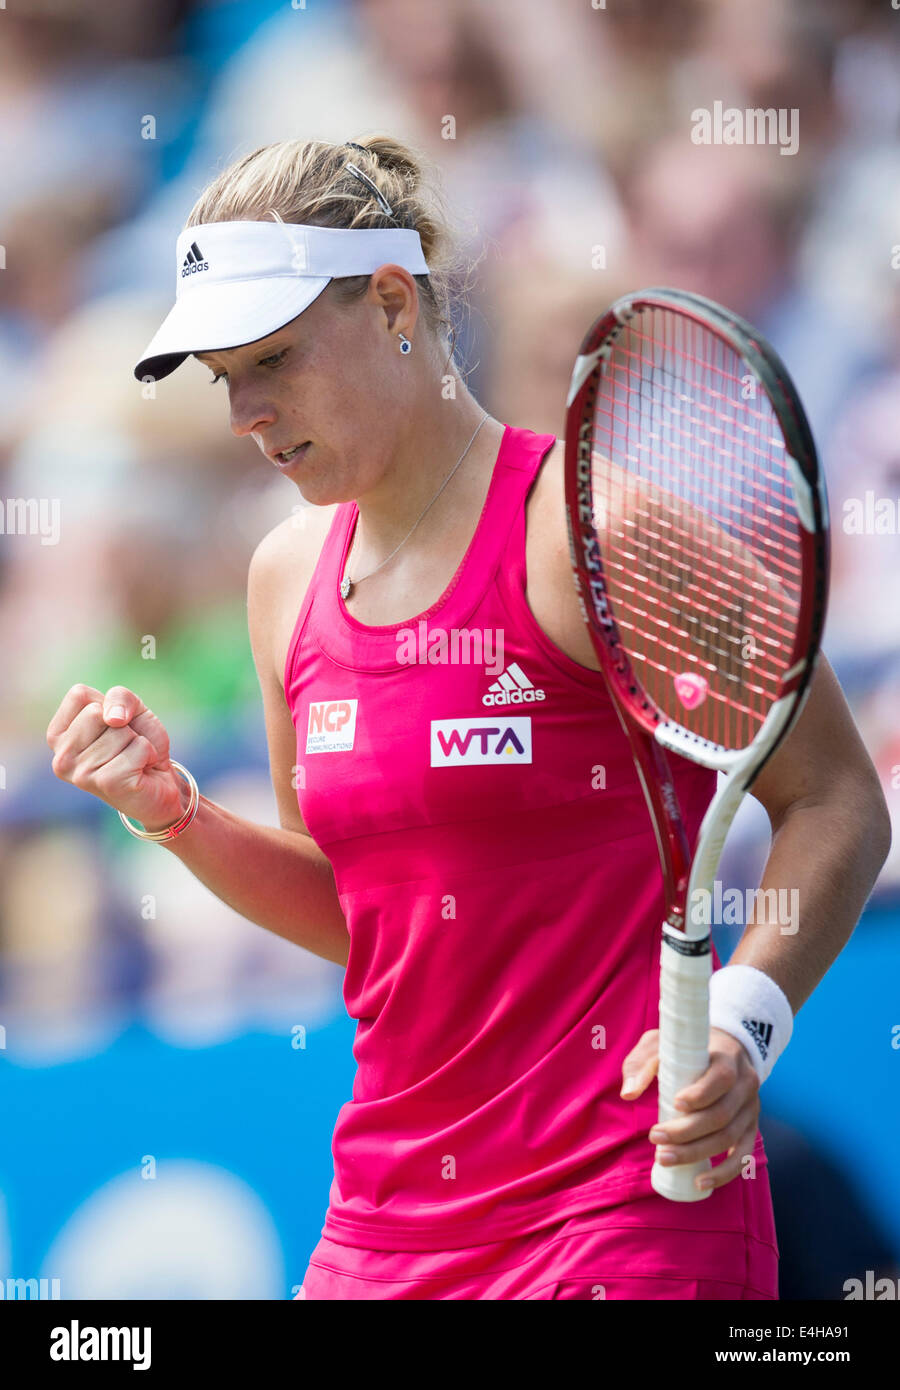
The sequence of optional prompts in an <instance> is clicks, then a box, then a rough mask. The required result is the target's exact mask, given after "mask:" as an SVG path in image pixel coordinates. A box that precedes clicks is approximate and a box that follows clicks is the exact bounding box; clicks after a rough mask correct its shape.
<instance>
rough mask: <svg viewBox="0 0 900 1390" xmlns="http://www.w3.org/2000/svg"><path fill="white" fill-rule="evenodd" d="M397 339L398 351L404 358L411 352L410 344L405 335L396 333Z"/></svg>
mask: <svg viewBox="0 0 900 1390" xmlns="http://www.w3.org/2000/svg"><path fill="white" fill-rule="evenodd" d="M397 337H398V338H399V339H400V351H401V352H402V353H403V354H404V356H405V355H406V354H407V353H410V352H412V343H411V342H410V341H409V339H408V338H407V336H406V334H405V333H398V334H397Z"/></svg>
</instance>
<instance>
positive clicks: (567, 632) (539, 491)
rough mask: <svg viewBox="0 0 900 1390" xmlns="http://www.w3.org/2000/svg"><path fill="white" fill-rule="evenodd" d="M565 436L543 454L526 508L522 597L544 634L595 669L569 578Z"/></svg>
mask: <svg viewBox="0 0 900 1390" xmlns="http://www.w3.org/2000/svg"><path fill="white" fill-rule="evenodd" d="M565 458H566V445H565V440H563V439H558V440H557V441H556V443H555V444H554V445H553V447H552V449H551V450H550V452H549V453H548V454H547V456H546V458H545V459H544V461H543V463H542V464H541V467H540V469H539V470H538V475H537V477H536V478H535V480H534V483H533V485H532V487H531V490H530V492H529V494H528V501H527V504H526V510H525V532H526V536H525V567H526V571H527V576H528V578H527V584H526V595H525V596H526V599H527V601H528V606H529V608H530V609H531V611H532V613H533V614H534V616H535V618H536V619H537V621H538V623H539V624H540V626H541V627H542V628H543V630H544V632H545V633H546V635H547V636H548V637H549V638H550V640H551V641H552V642H554V643H555V644H556V646H557V647H559V648H560V649H561V650H562V651H563V652H565V654H566V656H568V657H570V658H571V659H572V661H577V662H578V664H579V665H580V666H586V667H588V669H589V670H592V671H597V670H599V662H598V660H597V654H596V652H595V651H594V648H593V644H592V643H591V639H590V636H589V635H588V631H587V628H586V627H585V624H584V619H583V618H582V616H581V608H580V606H579V603H578V597H577V595H576V593H575V582H574V580H573V578H572V560H571V556H570V554H569V535H568V530H567V527H566V498H565Z"/></svg>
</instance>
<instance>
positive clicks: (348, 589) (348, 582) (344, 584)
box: [341, 411, 488, 599]
mask: <svg viewBox="0 0 900 1390" xmlns="http://www.w3.org/2000/svg"><path fill="white" fill-rule="evenodd" d="M487 418H488V413H487V411H485V412H484V414H483V415H482V417H481V420H480V422H479V425H478V429H476V431H475V434H473V435H472V438H471V439H470V440H469V442H468V444H467V445H466V447H465V448H464V449H463V451H462V453H461V454H460V456H459V458H458V459H457V460H456V463H455V464H454V465H453V467H452V468H451V469H450V472H449V473H448V474H447V476H446V478H445V479H444V481H443V482H442V483H441V485H440V487H439V488H438V490H437V492H436V493H435V494H434V496H433V497H432V499H431V501H430V502H429V503H428V506H427V507H426V508H425V511H423V512H422V513H421V514H420V515H419V516H418V517H417V518H416V520H415V521H414V522H413V524H412V526H411V527H410V528H409V530H408V531H407V533H406V535H405V536H404V537H403V540H402V541H401V542H400V545H395V546H394V549H393V550H392V551H391V553H390V555H388V557H387V559H385V560H382V562H381V564H380V565H376V566H375V568H374V569H373V570H369V573H368V574H364V575H363V576H362V578H361V579H351V578H350V576H349V574H347V566H349V564H350V556H349V555H348V556H347V565H346V566H345V567H344V577H343V579H342V580H341V598H343V599H346V598H349V597H350V595H351V594H352V592H353V590H354V589H355V588H356V586H357V584H361V583H362V582H363V579H371V578H372V575H373V574H377V573H378V571H379V570H380V569H384V566H385V565H386V564H387V562H388V560H393V558H394V556H395V555H396V554H397V551H398V550H399V549H400V548H401V546H404V545H406V542H407V541H408V540H409V538H410V536H411V535H412V533H413V531H415V529H416V527H417V526H418V524H419V522H420V521H421V520H422V517H424V516H425V512H428V511H430V509H431V508H432V507H433V506H434V504H435V502H436V501H437V500H438V498H439V497H440V495H441V493H442V492H443V491H444V488H445V487H446V486H447V484H448V483H449V481H450V479H451V478H452V477H453V474H454V473H455V472H456V470H457V468H458V467H459V465H460V464H461V463H462V461H463V459H464V458H465V456H466V454H467V453H468V452H469V450H470V449H471V447H472V445H473V444H474V443H475V435H477V434H478V430H480V429H481V426H482V425H483V424H484V422H485V420H486V419H487ZM353 541H354V544H355V542H356V537H355V536H354V537H353ZM350 551H351V554H352V551H353V545H351V546H350Z"/></svg>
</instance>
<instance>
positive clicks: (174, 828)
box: [119, 758, 200, 844]
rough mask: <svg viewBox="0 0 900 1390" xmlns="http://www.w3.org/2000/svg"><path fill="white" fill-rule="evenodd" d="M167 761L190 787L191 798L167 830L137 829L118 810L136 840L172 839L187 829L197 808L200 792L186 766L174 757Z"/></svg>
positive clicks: (157, 840) (123, 822)
mask: <svg viewBox="0 0 900 1390" xmlns="http://www.w3.org/2000/svg"><path fill="white" fill-rule="evenodd" d="M169 762H170V763H171V765H172V767H174V769H175V771H176V772H180V773H181V775H182V777H183V778H184V780H185V781H186V782H187V784H188V786H189V787H190V789H191V798H190V801H189V802H188V807H187V810H186V811H185V812H184V814H183V815H182V816H179V818H178V820H177V821H175V823H174V824H173V825H170V826H169V827H168V829H167V830H144V829H143V827H141V828H140V829H137V828H136V826H135V824H133V823H132V821H131V820H130V819H129V817H128V816H126V815H124V814H123V812H122V811H120V812H119V820H120V821H121V822H122V824H123V825H124V827H125V829H126V830H127V831H128V833H129V835H133V836H134V837H135V839H137V840H153V841H154V842H155V843H156V844H159V843H161V842H162V841H164V840H174V839H175V837H176V836H177V835H180V834H181V833H182V831H184V830H187V828H188V826H189V825H190V823H191V821H192V820H193V819H194V817H195V816H196V814H197V808H198V807H199V805H200V792H199V790H198V787H197V783H196V782H195V781H194V779H193V777H192V776H191V774H190V773H189V772H188V770H187V768H186V767H182V765H181V763H176V761H175V759H174V758H170V759H169Z"/></svg>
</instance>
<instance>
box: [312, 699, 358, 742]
mask: <svg viewBox="0 0 900 1390" xmlns="http://www.w3.org/2000/svg"><path fill="white" fill-rule="evenodd" d="M358 704H359V701H358V700H317V701H315V702H314V703H313V704H311V705H310V707H309V723H308V724H307V726H306V751H307V753H346V752H349V750H350V749H351V748H352V747H353V740H354V738H355V737H356V707H357V705H358Z"/></svg>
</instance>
